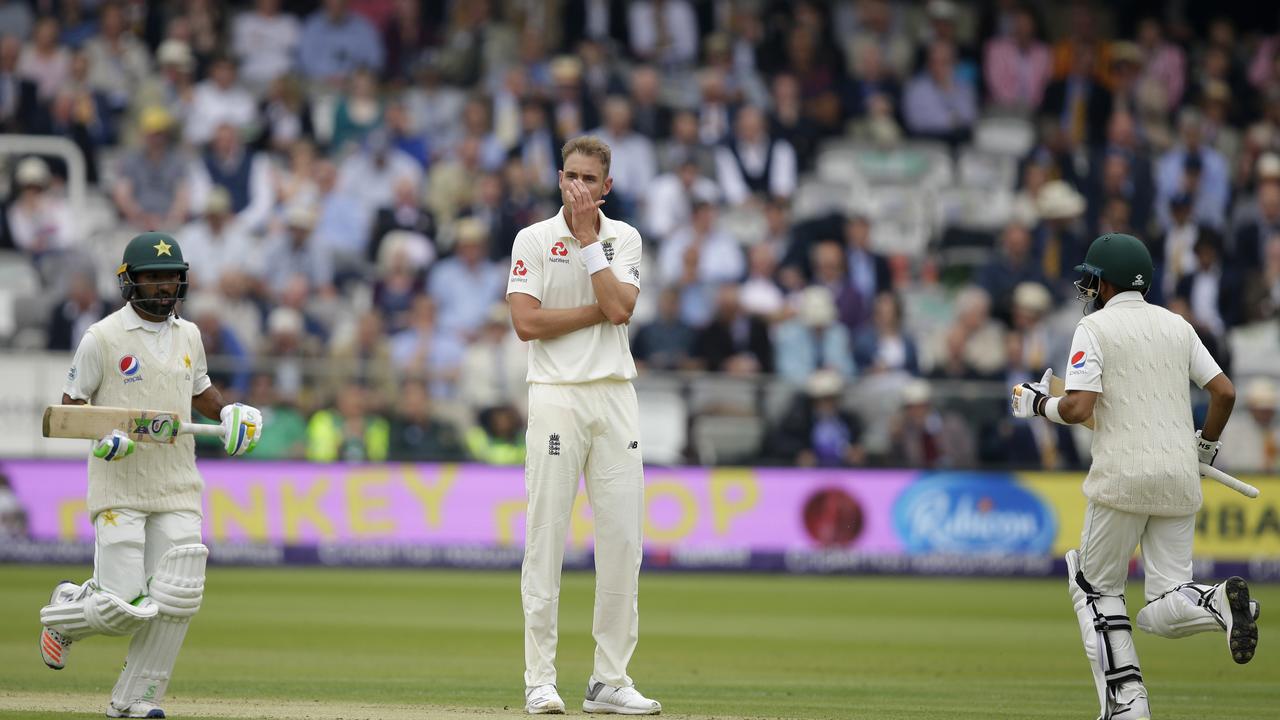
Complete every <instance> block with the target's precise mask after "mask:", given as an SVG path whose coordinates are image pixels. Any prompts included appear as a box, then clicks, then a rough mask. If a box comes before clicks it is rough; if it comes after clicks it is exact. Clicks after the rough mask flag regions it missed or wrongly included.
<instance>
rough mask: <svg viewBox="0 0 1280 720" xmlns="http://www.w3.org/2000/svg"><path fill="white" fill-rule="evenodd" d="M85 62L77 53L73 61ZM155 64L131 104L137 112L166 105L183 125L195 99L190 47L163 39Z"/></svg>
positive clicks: (177, 122)
mask: <svg viewBox="0 0 1280 720" xmlns="http://www.w3.org/2000/svg"><path fill="white" fill-rule="evenodd" d="M87 61H88V59H87V57H85V55H84V53H83V52H80V53H77V54H76V56H75V58H74V59H73V61H72V63H73V66H77V65H78V64H79V63H80V62H87ZM156 63H157V64H158V65H159V70H160V72H159V73H152V74H150V75H148V76H147V78H146V79H145V80H143V82H142V84H141V85H140V86H139V88H138V91H137V93H136V94H135V95H134V97H133V100H132V106H133V107H134V108H135V109H136V110H137V111H138V112H141V110H143V109H145V108H149V107H162V108H165V109H167V110H168V111H169V113H170V115H171V116H172V117H173V119H174V122H175V124H177V125H181V126H183V127H184V128H185V127H187V125H188V123H189V121H190V119H191V114H192V113H191V110H192V107H193V105H194V104H195V98H196V82H195V69H196V59H195V56H194V55H192V54H191V46H190V45H188V44H186V43H185V42H183V41H181V40H173V39H170V40H165V41H164V42H162V43H160V47H159V48H157V49H156ZM103 105H104V106H106V105H107V103H105V102H104V103H103ZM210 132H212V127H210Z"/></svg>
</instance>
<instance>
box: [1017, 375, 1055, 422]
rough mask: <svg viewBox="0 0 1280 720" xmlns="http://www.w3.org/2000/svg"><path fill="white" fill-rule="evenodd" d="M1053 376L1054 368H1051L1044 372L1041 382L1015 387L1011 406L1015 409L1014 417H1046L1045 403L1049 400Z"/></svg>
mask: <svg viewBox="0 0 1280 720" xmlns="http://www.w3.org/2000/svg"><path fill="white" fill-rule="evenodd" d="M1052 374H1053V368H1050V369H1048V370H1045V371H1044V375H1042V376H1041V377H1040V382H1033V383H1025V382H1024V383H1022V384H1021V385H1014V386H1013V395H1012V397H1011V398H1010V405H1011V406H1012V408H1013V416H1014V417H1019V418H1029V417H1035V416H1036V415H1044V403H1045V402H1048V400H1049V377H1050V375H1052Z"/></svg>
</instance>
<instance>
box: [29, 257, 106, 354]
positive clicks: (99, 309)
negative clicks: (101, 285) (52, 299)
mask: <svg viewBox="0 0 1280 720" xmlns="http://www.w3.org/2000/svg"><path fill="white" fill-rule="evenodd" d="M110 309H111V308H109V307H108V306H107V303H106V301H104V300H103V299H102V296H101V295H99V294H98V288H97V285H96V284H95V282H94V275H93V272H92V271H91V270H78V271H73V272H71V273H70V274H69V275H68V276H67V294H66V297H65V298H64V299H63V300H62V301H61V302H59V303H57V304H55V305H54V307H53V312H51V313H50V314H49V337H48V344H47V345H46V346H45V347H46V348H48V349H49V350H61V351H67V352H69V351H71V350H74V349H76V348H77V347H79V346H80V338H82V337H84V331H85V330H88V329H89V326H90V325H92V324H94V323H96V322H98V321H99V320H101V319H102V318H104V317H106V316H107V312H108V311H109V310H110Z"/></svg>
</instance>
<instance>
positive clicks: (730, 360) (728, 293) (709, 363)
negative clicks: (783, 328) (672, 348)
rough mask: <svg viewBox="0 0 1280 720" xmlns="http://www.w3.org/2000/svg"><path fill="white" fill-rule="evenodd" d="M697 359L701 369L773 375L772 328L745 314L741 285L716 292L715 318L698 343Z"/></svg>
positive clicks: (695, 345) (694, 353) (730, 285)
mask: <svg viewBox="0 0 1280 720" xmlns="http://www.w3.org/2000/svg"><path fill="white" fill-rule="evenodd" d="M693 357H694V359H696V361H697V363H698V367H699V368H700V369H703V370H710V371H712V372H723V373H726V374H728V375H734V376H739V377H746V376H752V375H758V374H761V373H764V374H770V373H772V372H773V370H774V364H773V341H772V340H771V339H770V338H769V326H768V324H767V323H766V322H765V321H764V319H763V318H760V317H756V316H749V315H746V314H745V313H743V312H742V307H741V306H740V305H739V303H738V286H737V285H734V284H732V283H727V284H724V285H721V286H720V287H719V289H718V290H717V291H716V297H715V315H714V316H713V317H712V319H711V322H710V324H708V325H707V326H706V327H705V328H703V329H702V330H701V331H700V332H699V333H698V337H697V339H696V340H694V344H693Z"/></svg>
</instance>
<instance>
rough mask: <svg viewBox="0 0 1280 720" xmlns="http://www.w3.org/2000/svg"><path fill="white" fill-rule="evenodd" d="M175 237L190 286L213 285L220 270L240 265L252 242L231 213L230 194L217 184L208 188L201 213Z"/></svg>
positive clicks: (204, 287) (232, 270) (228, 269)
mask: <svg viewBox="0 0 1280 720" xmlns="http://www.w3.org/2000/svg"><path fill="white" fill-rule="evenodd" d="M178 241H179V242H180V243H181V245H182V247H183V252H184V254H185V256H186V260H187V263H188V264H190V265H191V270H190V271H189V272H188V276H189V278H188V279H189V282H190V283H191V287H192V288H195V289H198V290H213V289H214V288H217V287H218V285H219V284H220V283H221V281H222V275H223V274H224V273H226V272H236V271H238V270H239V268H241V267H243V266H244V261H245V258H247V257H249V256H250V255H251V254H252V253H253V252H254V244H255V243H254V239H253V238H252V236H251V235H250V234H249V232H248V230H247V229H246V227H245V225H244V224H243V223H242V222H241V220H240V218H239V217H237V216H235V215H233V214H232V206H231V195H230V194H229V193H228V192H227V190H226V188H224V187H222V186H221V185H215V186H213V189H212V190H211V191H209V198H208V200H206V201H205V206H204V217H203V218H201V219H199V220H196V221H195V222H192V223H188V224H187V225H186V226H184V227H183V228H182V230H180V231H179V232H178Z"/></svg>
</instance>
